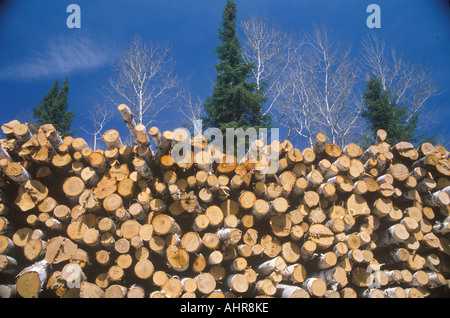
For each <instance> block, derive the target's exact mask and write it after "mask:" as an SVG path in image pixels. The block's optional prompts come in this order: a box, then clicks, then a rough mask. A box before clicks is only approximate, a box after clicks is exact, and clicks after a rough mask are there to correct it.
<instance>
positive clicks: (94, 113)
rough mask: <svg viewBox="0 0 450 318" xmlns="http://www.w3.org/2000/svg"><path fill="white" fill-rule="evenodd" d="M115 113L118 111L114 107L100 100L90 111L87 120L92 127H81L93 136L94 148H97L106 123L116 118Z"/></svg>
mask: <svg viewBox="0 0 450 318" xmlns="http://www.w3.org/2000/svg"><path fill="white" fill-rule="evenodd" d="M115 114H116V112H115V110H114V109H113V108H111V107H108V106H106V105H105V104H100V103H98V102H97V103H95V104H94V106H93V107H92V108H91V110H90V111H89V112H88V117H87V120H88V121H89V122H90V123H91V126H92V127H91V129H89V130H88V129H85V128H84V127H80V128H81V129H82V130H83V131H84V132H86V133H87V134H89V135H91V136H92V137H93V143H92V145H93V149H97V141H98V140H101V139H102V136H103V132H104V128H105V126H106V124H107V123H108V122H110V121H111V120H112V119H113V118H114V116H115Z"/></svg>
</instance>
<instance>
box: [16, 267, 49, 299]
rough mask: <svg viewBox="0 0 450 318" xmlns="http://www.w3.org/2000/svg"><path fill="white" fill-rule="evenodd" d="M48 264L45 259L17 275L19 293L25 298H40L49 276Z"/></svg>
mask: <svg viewBox="0 0 450 318" xmlns="http://www.w3.org/2000/svg"><path fill="white" fill-rule="evenodd" d="M48 265H49V263H48V262H47V261H45V260H42V261H39V262H37V263H34V264H32V265H30V266H29V267H27V268H25V269H24V270H23V271H21V272H20V273H19V274H18V275H17V280H16V287H17V293H18V294H19V295H20V296H21V297H23V298H38V297H39V294H40V292H41V291H42V288H43V285H44V283H45V282H46V281H47V277H48Z"/></svg>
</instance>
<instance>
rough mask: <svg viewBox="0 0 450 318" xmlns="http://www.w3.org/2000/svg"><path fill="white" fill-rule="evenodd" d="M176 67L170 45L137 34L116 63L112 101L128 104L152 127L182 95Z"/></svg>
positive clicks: (143, 121)
mask: <svg viewBox="0 0 450 318" xmlns="http://www.w3.org/2000/svg"><path fill="white" fill-rule="evenodd" d="M173 69H174V61H173V57H172V54H171V48H170V47H169V46H168V45H166V44H160V43H157V44H154V43H151V42H150V43H145V42H144V41H143V40H142V38H141V37H140V36H135V37H134V38H133V39H132V40H131V43H130V45H129V46H128V48H127V49H125V50H124V51H123V52H122V57H121V60H120V62H119V63H118V64H117V65H115V66H114V69H113V71H114V77H113V78H111V79H110V88H111V91H112V92H113V93H114V94H112V96H113V98H112V100H113V101H114V103H115V105H116V106H117V105H119V104H122V103H125V104H127V106H129V107H130V109H131V111H132V113H133V116H134V119H135V120H136V123H137V124H144V125H146V126H149V125H150V124H152V123H153V122H154V121H155V120H156V119H157V117H158V116H159V115H160V114H161V112H163V111H164V110H166V109H167V108H169V107H170V106H172V105H173V104H174V102H175V101H176V100H177V99H178V98H179V96H180V94H181V91H180V86H179V79H178V77H177V76H176V75H175V74H174V72H173Z"/></svg>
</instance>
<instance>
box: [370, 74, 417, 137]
mask: <svg viewBox="0 0 450 318" xmlns="http://www.w3.org/2000/svg"><path fill="white" fill-rule="evenodd" d="M363 103H364V110H363V112H362V117H363V118H366V119H367V121H368V125H369V128H370V130H371V133H372V135H375V133H376V131H377V130H378V129H384V130H385V131H386V133H387V140H386V142H387V143H389V144H395V143H397V142H400V141H408V142H417V141H419V139H420V138H422V137H423V136H416V132H415V131H416V128H417V123H418V119H419V116H418V114H414V115H413V116H412V117H411V118H410V119H409V120H408V113H407V109H406V107H404V106H401V105H397V104H396V103H395V101H394V98H393V96H392V95H391V93H390V92H389V91H385V90H383V85H382V83H381V81H380V79H379V78H377V77H371V78H370V79H369V81H368V82H367V83H366V89H365V91H364V94H363Z"/></svg>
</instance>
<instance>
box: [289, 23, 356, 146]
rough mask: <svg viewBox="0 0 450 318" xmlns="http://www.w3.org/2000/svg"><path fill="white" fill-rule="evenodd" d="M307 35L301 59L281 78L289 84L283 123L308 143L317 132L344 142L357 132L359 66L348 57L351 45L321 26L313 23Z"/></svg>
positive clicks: (332, 140)
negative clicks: (337, 40)
mask: <svg viewBox="0 0 450 318" xmlns="http://www.w3.org/2000/svg"><path fill="white" fill-rule="evenodd" d="M306 39H307V44H306V46H305V48H304V50H303V51H302V56H301V59H300V60H299V61H298V62H297V63H295V66H294V67H291V68H290V69H289V72H287V74H288V76H286V77H285V78H284V81H285V82H286V83H289V85H290V88H289V89H286V90H285V91H284V94H283V96H284V98H283V103H284V104H285V105H286V107H287V108H288V111H287V115H286V118H288V120H287V121H286V122H285V123H284V126H287V127H289V129H290V130H292V131H295V132H296V133H297V135H299V136H302V137H305V138H307V140H308V143H309V145H311V146H312V144H313V141H314V138H315V135H316V134H317V133H319V132H321V133H325V134H326V135H327V136H328V138H329V140H330V141H331V142H333V143H336V144H339V145H344V144H345V143H346V142H348V141H349V139H350V138H351V137H352V136H353V135H355V134H358V133H359V123H360V114H361V110H362V104H361V102H360V95H359V94H358V93H357V90H356V86H357V83H358V78H359V74H360V69H359V68H358V66H357V63H355V61H354V60H353V59H352V58H351V47H350V46H349V45H343V44H341V43H337V42H333V41H331V40H330V39H329V36H328V31H327V30H326V29H325V28H324V27H318V26H315V27H314V29H313V31H312V33H311V34H309V35H307V36H306Z"/></svg>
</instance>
